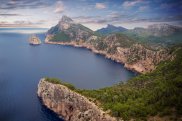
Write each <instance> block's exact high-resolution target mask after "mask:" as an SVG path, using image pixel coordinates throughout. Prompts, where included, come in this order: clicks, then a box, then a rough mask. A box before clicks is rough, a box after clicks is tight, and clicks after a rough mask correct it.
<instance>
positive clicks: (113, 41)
mask: <svg viewBox="0 0 182 121" xmlns="http://www.w3.org/2000/svg"><path fill="white" fill-rule="evenodd" d="M45 43H47V44H61V45H71V46H75V47H84V48H87V49H90V50H91V51H93V52H94V53H97V54H101V55H104V56H105V57H106V58H109V59H111V60H114V61H116V62H118V63H121V64H124V66H125V67H126V68H127V69H130V70H133V71H136V72H138V73H147V72H151V71H153V70H154V69H155V67H156V65H157V64H159V63H160V62H161V61H164V60H168V59H170V58H171V56H172V55H171V54H170V53H169V50H168V49H167V48H163V47H153V46H150V47H147V46H146V45H144V44H142V43H139V42H137V41H135V40H133V39H131V38H129V37H128V36H126V35H124V34H121V33H114V34H108V35H106V36H99V35H97V34H96V33H95V32H94V31H92V30H90V29H89V28H86V27H85V26H83V25H81V24H77V23H75V22H74V21H73V20H72V19H71V18H69V17H67V16H63V17H62V19H61V20H60V21H59V23H58V24H57V25H56V26H54V27H52V28H51V29H50V30H49V31H48V32H47V36H46V39H45Z"/></svg>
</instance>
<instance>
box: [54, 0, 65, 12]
mask: <svg viewBox="0 0 182 121" xmlns="http://www.w3.org/2000/svg"><path fill="white" fill-rule="evenodd" d="M63 11H64V4H63V3H62V2H61V1H58V2H56V8H55V10H54V12H55V13H62V12H63Z"/></svg>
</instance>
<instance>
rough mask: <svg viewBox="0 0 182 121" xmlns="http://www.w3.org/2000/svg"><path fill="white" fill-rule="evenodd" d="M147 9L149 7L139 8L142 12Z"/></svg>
mask: <svg viewBox="0 0 182 121" xmlns="http://www.w3.org/2000/svg"><path fill="white" fill-rule="evenodd" d="M148 8H149V6H140V7H139V10H140V11H144V10H147V9H148Z"/></svg>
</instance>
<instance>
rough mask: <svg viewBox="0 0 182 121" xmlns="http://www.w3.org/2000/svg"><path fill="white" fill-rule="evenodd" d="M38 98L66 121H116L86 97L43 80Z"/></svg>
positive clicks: (39, 85)
mask: <svg viewBox="0 0 182 121" xmlns="http://www.w3.org/2000/svg"><path fill="white" fill-rule="evenodd" d="M37 93H38V96H39V97H40V99H41V100H42V102H43V104H44V105H45V106H46V107H47V108H49V109H51V110H52V111H54V112H55V113H57V114H58V115H59V116H60V117H62V118H63V119H64V120H65V121H115V120H116V119H115V118H113V117H111V116H109V115H108V114H106V113H105V112H104V111H102V110H101V109H99V108H98V107H97V106H96V105H95V104H94V103H92V102H90V101H89V100H88V99H87V98H85V97H84V96H82V95H80V94H78V93H76V92H74V91H72V90H70V89H69V88H67V87H66V86H64V85H61V84H53V83H50V82H47V81H45V79H41V80H40V82H39V84H38V92H37Z"/></svg>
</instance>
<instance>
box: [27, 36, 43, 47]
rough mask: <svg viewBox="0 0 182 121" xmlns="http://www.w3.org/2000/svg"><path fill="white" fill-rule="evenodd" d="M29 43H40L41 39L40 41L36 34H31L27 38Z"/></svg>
mask: <svg viewBox="0 0 182 121" xmlns="http://www.w3.org/2000/svg"><path fill="white" fill-rule="evenodd" d="M29 44H30V45H40V44H41V41H40V39H39V38H38V37H37V36H36V35H32V36H31V37H30V38H29Z"/></svg>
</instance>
